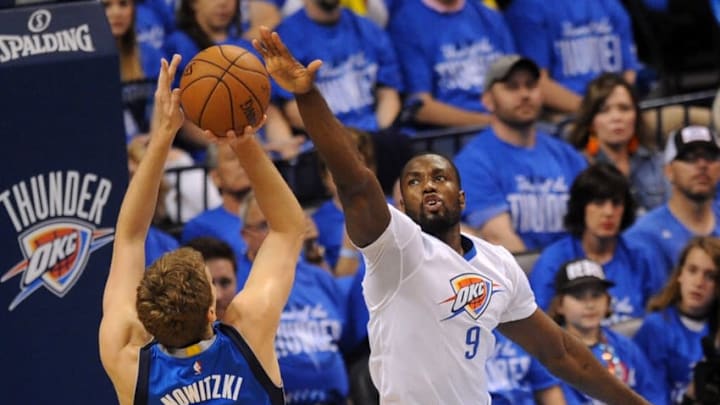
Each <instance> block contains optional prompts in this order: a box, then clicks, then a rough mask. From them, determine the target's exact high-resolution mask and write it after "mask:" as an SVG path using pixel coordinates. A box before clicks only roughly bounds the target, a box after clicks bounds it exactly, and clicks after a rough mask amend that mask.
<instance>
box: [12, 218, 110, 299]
mask: <svg viewBox="0 0 720 405" xmlns="http://www.w3.org/2000/svg"><path fill="white" fill-rule="evenodd" d="M113 232H114V230H113V229H112V228H104V229H97V230H96V229H94V228H91V227H90V226H88V225H86V224H85V223H84V222H82V221H76V220H73V219H69V218H63V219H57V220H52V221H48V222H43V223H42V224H39V225H38V226H36V227H33V228H31V229H28V230H27V231H25V232H23V233H22V234H21V235H20V236H18V242H19V243H20V246H21V248H22V252H23V256H24V257H25V260H23V261H21V262H20V263H18V264H16V265H15V266H13V267H12V268H11V269H10V270H8V271H7V272H6V273H5V274H4V275H3V276H2V278H0V283H4V282H6V281H8V280H9V279H11V278H13V277H15V276H16V275H18V274H21V273H23V276H22V278H21V280H20V294H18V295H17V296H16V297H15V299H13V301H12V302H11V303H10V307H9V308H8V310H10V311H12V310H13V309H15V308H16V307H17V306H18V305H19V304H20V303H21V302H23V301H24V300H25V299H26V298H27V297H29V296H30V294H32V293H34V292H35V291H36V290H37V289H38V288H40V287H41V286H45V288H46V289H48V290H50V291H51V292H53V293H54V294H55V295H57V296H58V297H60V298H62V297H63V296H64V295H65V294H66V293H67V292H68V291H69V290H70V289H71V288H72V287H73V285H75V283H76V282H77V280H78V279H79V278H80V275H82V272H83V270H85V265H86V264H87V261H88V258H89V257H90V254H91V253H92V252H94V251H95V250H97V249H99V248H101V247H102V246H105V245H106V244H108V243H110V242H111V241H112V240H113V238H114V235H113Z"/></svg>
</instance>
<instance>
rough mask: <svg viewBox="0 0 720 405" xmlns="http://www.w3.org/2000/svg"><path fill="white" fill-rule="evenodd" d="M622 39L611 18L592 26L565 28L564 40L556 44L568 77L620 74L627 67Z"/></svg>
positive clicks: (593, 23)
mask: <svg viewBox="0 0 720 405" xmlns="http://www.w3.org/2000/svg"><path fill="white" fill-rule="evenodd" d="M620 44H621V38H620V35H618V34H617V33H616V32H614V31H613V27H612V25H611V24H610V21H609V20H608V19H607V18H603V19H602V20H600V21H594V22H590V23H588V24H580V25H574V24H573V23H572V22H570V21H566V22H564V23H563V25H562V37H561V38H558V39H556V40H555V41H554V45H555V51H556V52H557V53H558V54H559V56H560V60H561V61H562V74H563V75H564V76H578V75H586V74H593V75H599V74H600V73H603V72H620V71H622V67H623V56H622V49H621V48H620Z"/></svg>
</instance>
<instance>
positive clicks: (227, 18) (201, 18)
mask: <svg viewBox="0 0 720 405" xmlns="http://www.w3.org/2000/svg"><path fill="white" fill-rule="evenodd" d="M193 9H194V10H195V19H196V20H197V22H198V24H199V25H200V27H202V28H203V29H204V30H206V31H209V32H210V33H217V32H226V31H227V29H228V27H229V26H230V23H231V22H232V18H233V16H234V15H235V11H236V9H237V0H195V3H194V4H193Z"/></svg>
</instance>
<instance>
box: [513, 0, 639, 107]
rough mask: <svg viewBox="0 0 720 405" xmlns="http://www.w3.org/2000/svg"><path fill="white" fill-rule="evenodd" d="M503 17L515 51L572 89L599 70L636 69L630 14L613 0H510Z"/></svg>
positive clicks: (580, 87)
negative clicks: (511, 36)
mask: <svg viewBox="0 0 720 405" xmlns="http://www.w3.org/2000/svg"><path fill="white" fill-rule="evenodd" d="M505 18H506V20H507V22H508V25H509V26H510V29H511V30H512V32H513V35H514V36H515V40H516V42H515V43H516V45H517V47H518V49H519V51H520V53H522V54H523V55H525V56H527V57H529V58H531V59H533V60H534V61H535V62H536V63H537V64H538V65H539V66H540V67H542V68H544V69H547V70H548V72H549V73H550V76H551V77H552V78H553V79H555V80H556V81H557V82H559V83H560V84H561V85H563V86H565V87H567V88H568V89H570V90H572V91H574V92H575V93H577V94H583V93H585V88H586V86H587V84H588V83H589V82H590V81H592V80H593V79H594V78H595V77H597V76H599V75H600V74H601V73H603V72H623V71H626V70H637V68H638V60H637V55H636V54H635V40H634V38H633V35H632V27H631V24H630V16H629V15H628V13H627V12H626V11H625V9H624V8H623V6H622V4H620V2H619V1H618V0H553V1H544V0H514V1H513V2H511V3H510V6H509V7H508V8H507V10H505Z"/></svg>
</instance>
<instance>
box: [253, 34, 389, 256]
mask: <svg viewBox="0 0 720 405" xmlns="http://www.w3.org/2000/svg"><path fill="white" fill-rule="evenodd" d="M253 45H254V46H255V48H256V49H257V50H258V52H260V54H261V55H262V56H263V58H264V59H265V65H266V67H267V70H268V72H269V73H270V74H271V75H272V77H273V79H275V81H276V82H277V83H278V84H279V85H280V86H281V87H282V88H284V89H285V90H287V91H289V92H292V93H294V94H295V99H296V101H297V105H298V109H299V110H300V116H301V117H302V119H303V122H304V123H305V129H306V130H307V132H308V135H310V138H311V139H312V140H313V142H314V144H315V147H316V148H317V149H318V151H319V152H320V155H322V157H323V159H325V162H326V163H327V166H328V169H329V170H330V173H331V174H332V176H333V180H334V181H335V184H336V185H337V189H338V195H339V197H340V202H341V203H342V206H343V212H344V213H345V223H346V226H347V230H348V234H349V235H350V238H351V239H352V241H353V243H354V244H356V245H358V246H361V247H362V246H367V245H369V244H370V243H371V242H373V241H375V240H376V239H377V238H378V237H379V236H380V234H381V233H382V232H383V231H384V230H385V228H387V225H388V223H389V222H390V211H389V210H388V208H387V203H386V202H385V195H384V194H383V191H382V188H381V187H380V183H379V182H378V180H377V178H376V177H375V174H373V172H372V171H371V170H370V169H368V168H367V167H366V166H365V164H364V163H363V162H362V161H361V160H360V157H359V156H358V151H357V149H356V148H355V147H354V146H353V145H352V143H351V141H350V137H349V136H348V135H347V133H346V129H345V127H343V125H342V124H341V123H340V122H339V121H338V120H337V119H336V118H335V116H334V115H333V113H332V111H331V110H330V108H329V107H328V105H327V103H326V102H325V99H324V98H323V96H322V95H321V94H320V92H319V91H318V89H317V88H316V87H315V86H314V78H315V73H316V72H317V70H318V69H319V68H320V65H321V64H322V62H320V61H319V60H315V61H313V62H312V63H310V64H309V65H308V66H307V67H306V66H303V65H302V64H300V63H299V62H298V61H297V60H296V59H295V58H294V57H293V56H292V54H291V53H290V51H288V49H287V48H286V47H285V44H283V42H282V40H281V39H280V36H279V35H278V34H277V33H276V32H272V33H271V32H270V31H269V30H268V29H267V28H265V27H262V28H261V29H260V39H259V40H254V41H253Z"/></svg>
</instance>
